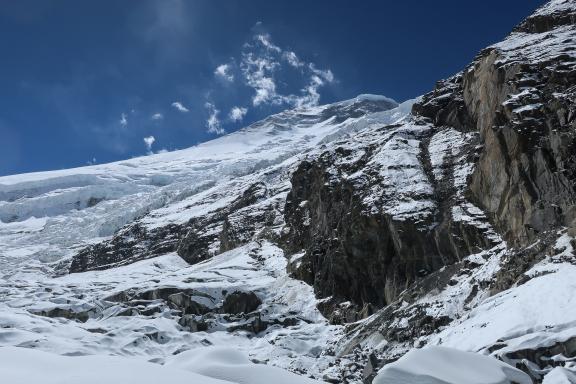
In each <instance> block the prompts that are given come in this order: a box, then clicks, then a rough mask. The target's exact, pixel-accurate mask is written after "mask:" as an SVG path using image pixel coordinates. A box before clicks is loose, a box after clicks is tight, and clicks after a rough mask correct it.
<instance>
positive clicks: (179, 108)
mask: <svg viewBox="0 0 576 384" xmlns="http://www.w3.org/2000/svg"><path fill="white" fill-rule="evenodd" d="M172 106H173V107H174V108H176V110H177V111H179V112H182V113H186V112H190V110H189V109H188V108H186V107H185V106H184V105H183V104H182V103H181V102H179V101H175V102H173V103H172Z"/></svg>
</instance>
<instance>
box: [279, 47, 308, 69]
mask: <svg viewBox="0 0 576 384" xmlns="http://www.w3.org/2000/svg"><path fill="white" fill-rule="evenodd" d="M282 58H283V59H284V60H286V61H287V62H288V64H290V65H291V66H293V67H294V68H300V67H303V66H304V63H303V62H302V61H300V59H299V58H298V56H297V55H296V54H295V53H294V52H292V51H286V52H284V53H283V54H282Z"/></svg>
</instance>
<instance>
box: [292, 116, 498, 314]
mask: <svg viewBox="0 0 576 384" xmlns="http://www.w3.org/2000/svg"><path fill="white" fill-rule="evenodd" d="M414 124H415V127H416V129H413V130H412V129H411V130H408V129H407V128H406V127H405V126H388V127H383V128H380V129H377V130H374V131H368V132H364V133H363V135H364V137H362V136H360V137H355V139H354V141H350V142H347V141H343V142H342V143H341V144H342V145H341V146H339V147H337V148H336V149H335V150H334V151H327V152H324V153H322V154H320V155H319V156H318V157H316V158H314V159H312V160H310V161H304V162H302V163H301V164H300V165H299V167H298V168H297V169H296V171H295V172H294V173H293V175H292V180H291V181H292V189H291V191H290V193H289V194H288V197H287V200H286V206H285V209H284V213H285V221H286V224H287V226H288V228H289V231H288V232H287V234H286V235H285V238H284V243H285V244H286V245H285V247H286V249H287V250H288V251H289V252H291V253H296V252H299V251H300V250H304V255H303V256H302V257H299V258H298V259H297V261H296V262H295V263H294V264H293V265H291V267H290V268H291V272H292V274H293V275H294V276H296V277H298V278H301V279H303V280H305V281H306V282H308V283H310V284H312V285H314V288H315V291H316V293H317V295H318V296H319V297H321V298H324V297H331V299H330V300H328V301H324V302H323V303H322V304H321V305H320V308H321V309H322V312H323V313H324V314H325V315H326V316H327V317H329V318H330V319H331V320H332V321H333V322H349V321H355V320H358V319H359V318H362V317H365V316H367V315H370V314H371V313H372V312H373V310H374V309H375V308H381V307H383V306H385V305H387V304H389V303H391V302H392V301H394V300H395V299H396V298H397V297H398V295H399V293H400V292H402V291H403V290H405V289H406V288H407V287H409V286H410V285H411V284H412V283H414V282H415V281H416V280H417V279H419V278H422V277H424V276H426V275H427V274H429V273H430V272H432V271H435V270H438V269H439V268H441V267H443V266H445V265H449V264H453V263H454V262H456V261H458V260H460V259H461V258H462V257H464V256H466V255H468V254H470V253H473V252H477V251H478V250H480V249H484V248H487V247H490V246H491V245H492V244H493V239H491V237H490V234H489V233H488V232H487V231H486V230H485V229H482V228H479V227H477V226H473V225H470V224H469V223H466V222H463V221H456V220H454V218H453V217H452V211H453V209H454V207H457V206H459V204H461V203H462V198H461V197H460V192H459V189H458V187H457V186H456V185H455V182H454V172H455V171H456V169H457V168H458V167H459V166H461V165H462V164H464V163H465V162H466V161H469V160H470V158H473V157H474V150H473V148H474V145H475V144H476V141H475V139H474V137H473V136H470V140H469V142H467V143H464V144H462V148H459V149H458V151H457V152H458V154H459V156H444V162H443V163H442V164H434V167H433V165H432V164H431V161H430V146H431V141H432V139H433V137H434V136H435V135H437V134H439V133H441V130H439V129H435V128H433V127H431V126H429V125H427V124H426V123H419V122H415V123H414ZM363 139H366V141H367V143H365V144H364V143H363V144H360V146H359V147H353V145H357V144H356V143H357V142H358V141H360V142H362V140H363ZM368 141H372V143H369V142H368ZM351 143H355V144H351ZM406 143H411V145H412V146H413V147H412V148H408V149H407V150H414V153H413V155H414V156H413V158H412V159H410V160H409V161H408V162H407V163H406V164H402V163H401V162H396V163H390V164H379V163H377V162H376V161H375V159H377V158H378V156H379V155H380V154H381V153H382V151H389V150H392V151H393V150H394V148H396V146H403V145H404V146H405V145H406ZM436 147H437V146H436ZM436 147H435V148H436ZM403 149H404V148H403ZM434 150H436V149H434ZM357 151H362V152H363V155H362V156H355V153H356V152H357ZM466 152H468V153H469V155H464V156H462V155H461V154H463V153H466ZM382 168H384V170H382ZM433 168H434V169H433ZM415 172H418V176H417V177H416V179H415V180H414V183H412V182H410V183H406V185H405V186H404V187H405V190H398V191H394V190H392V191H390V190H389V188H388V186H389V185H390V184H391V183H396V180H393V179H392V180H391V177H390V175H399V176H400V177H410V175H411V174H413V173H415ZM440 173H442V177H440ZM350 175H360V176H359V177H356V178H352V177H351V176H350ZM399 183H400V184H401V183H402V181H399ZM390 189H393V188H390ZM403 193H406V196H401V197H400V198H399V195H401V194H403ZM368 204H372V205H373V206H375V207H377V208H376V209H373V208H372V207H370V206H369V205H368ZM412 207H415V208H412ZM421 207H423V208H421ZM403 210H405V211H403ZM398 211H402V212H403V213H402V214H396V213H395V212H398ZM341 302H351V303H347V304H346V308H343V307H341V306H340V305H339V303H341Z"/></svg>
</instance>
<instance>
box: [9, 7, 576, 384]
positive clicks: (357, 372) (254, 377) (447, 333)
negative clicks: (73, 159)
mask: <svg viewBox="0 0 576 384" xmlns="http://www.w3.org/2000/svg"><path fill="white" fill-rule="evenodd" d="M575 24H576V1H573V0H553V1H551V2H549V3H547V4H546V5H544V6H543V7H541V8H540V9H538V10H537V11H536V12H535V13H534V14H533V15H532V16H530V17H529V18H527V19H526V20H525V21H523V22H522V23H521V24H520V25H519V26H517V27H516V28H515V29H514V31H513V32H512V34H510V35H509V36H508V37H507V38H506V39H505V40H504V41H503V42H501V43H498V44H495V45H494V46H491V47H488V48H486V49H485V50H484V51H482V52H481V53H480V54H479V55H478V57H477V58H476V59H475V60H474V61H473V62H472V63H471V64H470V65H469V66H468V67H467V68H465V69H464V70H463V71H462V72H460V73H458V74H456V75H454V76H453V77H451V78H449V79H447V80H443V81H440V82H438V84H437V87H436V89H435V90H433V91H432V92H430V93H428V94H426V95H424V96H423V97H421V98H418V99H414V100H411V101H407V102H405V103H402V104H400V105H398V104H397V103H396V102H394V101H393V100H390V99H388V98H385V97H382V96H374V95H361V96H358V97H357V98H355V99H351V100H347V101H343V102H339V103H335V104H330V105H325V106H320V107H314V108H302V109H296V110H291V111H285V112H282V113H280V114H277V115H274V116H270V117H269V118H267V119H265V120H263V121H261V122H258V123H255V124H253V125H251V126H249V127H247V128H245V129H243V130H240V131H238V132H235V133H232V134H230V135H227V136H224V137H221V138H219V139H216V140H213V141H211V142H207V143H204V144H201V145H198V146H196V147H193V148H190V149H186V150H182V151H176V152H170V153H164V154H157V155H152V156H146V157H142V158H136V159H131V160H126V161H122V162H118V163H112V164H105V165H98V166H90V167H83V168H77V169H71V170H61V171H53V172H42V173H35V174H25V175H14V176H8V177H2V178H0V273H1V275H2V279H1V280H0V346H1V348H0V356H1V358H0V360H2V361H4V362H7V364H3V365H0V377H8V378H10V380H11V381H9V382H10V383H27V382H32V380H35V379H38V378H42V380H44V381H47V382H50V383H52V382H53V383H68V382H70V383H72V382H77V381H66V380H78V378H79V377H80V378H82V380H83V381H85V382H86V383H90V382H95V381H94V380H95V379H94V376H95V375H96V373H94V372H93V371H92V372H91V371H90V369H87V368H86V367H92V368H91V369H96V370H97V371H100V370H102V371H105V372H104V373H102V375H104V376H106V375H108V376H110V378H107V380H109V381H110V380H115V379H114V378H117V380H118V381H119V380H121V379H120V378H129V379H131V380H133V382H134V383H146V382H157V381H158V380H159V379H158V378H160V377H165V378H167V379H169V378H174V379H179V380H187V378H189V380H192V382H198V383H200V382H206V383H212V382H233V383H268V382H270V381H273V380H274V381H280V382H286V383H299V382H302V383H306V382H314V380H316V381H328V382H333V383H362V382H371V381H374V382H375V383H379V384H384V383H400V382H410V383H459V384H462V383H486V384H489V383H512V382H516V383H530V382H544V383H547V384H553V383H572V382H576V373H575V372H576V363H575V362H574V359H576V295H575V294H574V293H575V292H576V257H575V255H574V253H573V252H574V250H573V247H574V244H575V242H574V236H575V235H576V232H575V228H576V224H575V221H574V220H575V219H576V216H575V212H576V210H575V206H576V205H575V202H576V188H575V184H574V182H575V175H576V161H575V159H576V157H575V155H574V153H575V149H576V136H575V134H574V132H576V131H575V130H576V118H575V116H576V114H575V113H576V100H575V97H576V96H575V95H576V92H575V84H576V25H575ZM23 347H24V348H23ZM25 348H27V349H25ZM31 349H34V351H32V350H31ZM469 352H474V353H469ZM108 355H113V356H114V357H109V356H108ZM498 360H500V361H498ZM446 361H450V362H454V364H446V363H445V362H446ZM35 365H36V366H35ZM70 366H74V367H75V368H74V370H73V373H71V375H72V376H73V377H72V376H70V377H72V378H71V379H70V378H68V376H67V377H64V378H63V377H62V375H61V374H60V373H59V372H61V370H62V369H64V368H62V367H70ZM25 367H34V368H35V370H34V372H29V371H27V370H26V369H25ZM134 371H141V372H145V373H143V374H142V375H136V376H134V374H133V372H134ZM34 375H38V376H34ZM74 375H75V376H74ZM187 375H188V376H187ZM104 376H102V377H104ZM108 376H106V377H108ZM74 377H75V378H76V379H74ZM50 380H52V381H50ZM91 380H92V381H91ZM146 380H148V381H146ZM218 380H220V381H218ZM123 381H124V380H123Z"/></svg>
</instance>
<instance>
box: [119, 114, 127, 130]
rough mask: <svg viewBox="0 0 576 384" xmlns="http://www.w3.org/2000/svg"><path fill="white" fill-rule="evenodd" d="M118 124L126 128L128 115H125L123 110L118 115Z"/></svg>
mask: <svg viewBox="0 0 576 384" xmlns="http://www.w3.org/2000/svg"><path fill="white" fill-rule="evenodd" d="M120 125H121V126H122V127H123V128H126V127H127V126H128V116H126V114H125V113H124V112H122V114H121V115H120Z"/></svg>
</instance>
